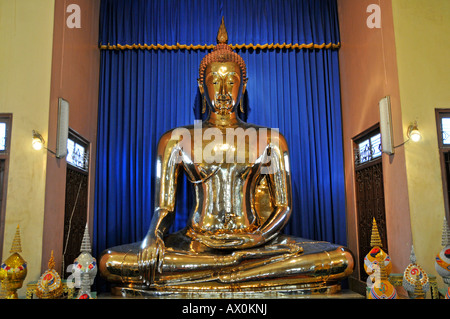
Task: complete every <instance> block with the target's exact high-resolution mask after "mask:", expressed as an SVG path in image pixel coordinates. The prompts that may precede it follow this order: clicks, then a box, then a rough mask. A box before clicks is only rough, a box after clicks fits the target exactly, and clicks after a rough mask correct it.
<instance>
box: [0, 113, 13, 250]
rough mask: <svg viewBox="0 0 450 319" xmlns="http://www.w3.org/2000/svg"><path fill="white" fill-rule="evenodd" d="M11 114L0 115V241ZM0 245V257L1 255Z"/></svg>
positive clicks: (3, 218)
mask: <svg viewBox="0 0 450 319" xmlns="http://www.w3.org/2000/svg"><path fill="white" fill-rule="evenodd" d="M11 125H12V114H0V239H3V235H4V231H5V210H6V193H7V186H8V168H9V154H10V149H11ZM2 246H3V245H0V256H1V255H2V253H3V251H2V250H3V247H2Z"/></svg>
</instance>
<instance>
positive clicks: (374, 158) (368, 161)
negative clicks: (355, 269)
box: [353, 125, 388, 281]
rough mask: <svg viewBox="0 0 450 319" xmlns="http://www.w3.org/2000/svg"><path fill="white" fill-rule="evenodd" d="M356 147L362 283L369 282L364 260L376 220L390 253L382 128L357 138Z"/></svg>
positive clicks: (359, 252)
mask: <svg viewBox="0 0 450 319" xmlns="http://www.w3.org/2000/svg"><path fill="white" fill-rule="evenodd" d="M353 145H354V156H355V162H354V169H355V195H356V216H357V222H358V256H359V267H360V274H359V275H360V280H361V281H366V280H367V274H366V273H365V271H364V256H365V255H366V254H367V253H369V251H370V249H371V246H370V238H371V235H372V221H373V218H375V220H376V222H377V226H378V231H379V233H380V237H381V240H382V243H383V249H384V250H385V251H386V252H387V251H388V247H387V232H386V213H385V202H384V186H383V166H382V161H381V155H382V148H381V134H380V129H379V126H378V125H377V126H374V127H372V128H370V129H368V130H367V131H365V132H363V133H361V134H359V135H358V136H356V137H355V138H354V139H353Z"/></svg>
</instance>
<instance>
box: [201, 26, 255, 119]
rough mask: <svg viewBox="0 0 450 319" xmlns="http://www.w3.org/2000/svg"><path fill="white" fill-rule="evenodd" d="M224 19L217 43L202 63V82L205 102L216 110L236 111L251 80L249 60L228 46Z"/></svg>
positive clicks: (223, 112) (216, 111)
mask: <svg viewBox="0 0 450 319" xmlns="http://www.w3.org/2000/svg"><path fill="white" fill-rule="evenodd" d="M227 42H228V36H227V32H226V29H225V25H224V21H223V18H222V24H221V25H220V28H219V32H218V35H217V43H218V44H217V45H216V46H215V48H214V50H213V51H212V52H211V53H209V54H208V55H206V56H205V57H204V58H203V60H202V62H201V63H200V70H199V79H198V85H199V89H200V93H201V94H202V95H203V97H204V99H205V102H206V103H207V104H208V105H209V107H210V109H211V111H212V112H214V113H218V114H227V113H231V112H234V110H235V107H236V105H238V104H239V101H240V98H241V96H243V94H244V92H245V88H246V84H247V78H246V74H247V72H246V67H245V62H244V60H243V59H242V57H240V56H239V55H238V54H237V53H235V52H233V50H232V49H231V48H230V46H228V44H227Z"/></svg>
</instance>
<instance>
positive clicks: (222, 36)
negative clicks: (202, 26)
mask: <svg viewBox="0 0 450 319" xmlns="http://www.w3.org/2000/svg"><path fill="white" fill-rule="evenodd" d="M227 43H228V33H227V29H226V28H225V19H224V17H222V23H221V24H220V27H219V31H218V32H217V44H227Z"/></svg>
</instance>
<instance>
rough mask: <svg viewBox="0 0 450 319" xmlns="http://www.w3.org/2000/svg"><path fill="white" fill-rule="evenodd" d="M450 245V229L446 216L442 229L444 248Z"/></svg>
mask: <svg viewBox="0 0 450 319" xmlns="http://www.w3.org/2000/svg"><path fill="white" fill-rule="evenodd" d="M448 245H450V228H449V227H448V223H447V219H446V218H445V216H444V226H443V229H442V246H444V247H445V246H448Z"/></svg>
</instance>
